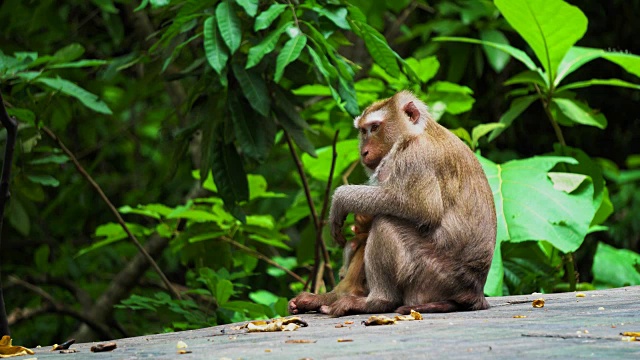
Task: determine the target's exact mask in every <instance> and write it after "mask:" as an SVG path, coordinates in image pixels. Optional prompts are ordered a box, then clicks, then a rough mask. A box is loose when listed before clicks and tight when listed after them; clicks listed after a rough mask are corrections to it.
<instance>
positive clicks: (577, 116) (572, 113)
mask: <svg viewBox="0 0 640 360" xmlns="http://www.w3.org/2000/svg"><path fill="white" fill-rule="evenodd" d="M553 103H554V104H556V105H557V106H558V109H560V111H562V113H563V114H564V115H565V116H566V117H567V118H568V119H570V120H571V121H573V122H575V123H578V124H582V125H589V126H595V127H597V128H600V129H604V128H606V127H607V119H606V118H605V117H604V115H603V114H602V113H598V112H595V111H594V110H592V109H591V108H589V106H588V105H587V104H585V103H582V102H578V101H575V100H571V99H564V98H554V99H553Z"/></svg>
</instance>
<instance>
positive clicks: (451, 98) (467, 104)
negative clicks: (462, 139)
mask: <svg viewBox="0 0 640 360" xmlns="http://www.w3.org/2000/svg"><path fill="white" fill-rule="evenodd" d="M427 93H428V94H429V95H428V97H427V102H428V103H429V104H432V103H437V102H441V103H443V104H444V105H446V109H445V110H446V111H447V112H448V113H450V114H454V115H457V114H461V113H463V112H466V111H469V110H471V107H472V106H473V103H474V102H475V99H474V98H473V97H472V96H471V94H473V90H471V88H469V87H466V86H462V85H458V84H454V83H450V82H447V81H437V82H435V83H433V84H432V85H431V86H429V89H428V91H427ZM432 108H436V106H432Z"/></svg>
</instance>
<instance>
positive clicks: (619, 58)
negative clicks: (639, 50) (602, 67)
mask: <svg viewBox="0 0 640 360" xmlns="http://www.w3.org/2000/svg"><path fill="white" fill-rule="evenodd" d="M602 57H603V58H605V59H607V60H609V61H611V62H613V63H616V64H618V65H620V66H621V67H622V68H623V69H625V70H626V71H627V72H629V73H631V74H633V75H635V76H638V77H640V56H638V55H634V54H627V53H621V52H607V53H604V54H603V55H602Z"/></svg>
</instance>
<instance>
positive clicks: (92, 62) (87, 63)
mask: <svg viewBox="0 0 640 360" xmlns="http://www.w3.org/2000/svg"><path fill="white" fill-rule="evenodd" d="M108 63H109V62H108V61H106V60H97V59H85V60H80V61H74V62H67V63H62V64H54V65H51V66H49V67H50V68H52V69H64V68H83V67H95V66H102V65H106V64H108Z"/></svg>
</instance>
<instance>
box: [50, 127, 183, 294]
mask: <svg viewBox="0 0 640 360" xmlns="http://www.w3.org/2000/svg"><path fill="white" fill-rule="evenodd" d="M42 130H44V132H45V133H46V134H47V135H48V136H49V137H50V138H51V139H53V140H54V141H55V142H57V143H58V146H59V147H60V148H61V149H62V151H64V153H65V154H67V156H68V157H69V158H70V159H71V161H73V164H74V165H75V166H76V168H77V169H78V171H79V172H80V174H82V176H83V177H84V178H85V179H86V180H87V181H88V182H89V183H90V184H91V186H92V187H93V188H94V189H95V190H96V192H97V193H98V194H99V195H100V197H101V198H102V200H103V201H104V202H105V204H107V206H108V207H109V209H110V210H111V212H112V213H113V215H114V216H115V217H116V219H117V220H118V223H119V224H120V226H122V229H123V230H124V231H125V232H126V233H127V236H128V237H129V239H131V241H132V242H133V243H134V244H135V246H136V247H137V248H138V250H139V251H140V252H141V253H142V254H143V255H144V256H145V258H146V259H147V261H148V262H149V263H150V264H151V266H152V267H153V268H154V269H155V271H156V272H157V273H158V275H159V276H160V278H161V279H162V282H163V283H164V284H165V286H166V287H167V289H168V290H169V292H171V294H172V295H173V296H174V297H175V298H176V299H182V297H181V296H180V293H179V292H177V291H176V289H174V287H173V286H172V285H171V282H170V281H169V279H167V277H166V276H165V274H164V273H163V272H162V270H161V269H160V267H159V266H158V264H157V263H156V262H155V260H154V259H153V258H152V257H151V255H149V253H148V252H147V251H146V250H145V249H144V247H143V246H142V244H140V242H139V241H138V239H137V238H136V236H135V235H133V233H132V232H131V230H129V227H128V226H127V224H126V223H125V222H124V219H123V218H122V216H120V213H119V212H118V210H117V209H116V208H115V206H113V204H112V203H111V201H110V200H109V198H108V197H107V196H106V195H105V194H104V192H103V191H102V188H101V187H100V185H98V183H96V182H95V181H94V180H93V178H92V177H91V175H89V173H87V171H86V170H85V169H84V168H83V167H82V165H80V162H78V159H76V157H75V156H74V155H73V153H72V152H71V151H70V150H69V149H68V148H67V147H66V146H65V145H64V143H63V142H62V140H60V138H59V137H58V136H57V135H56V134H54V133H53V132H52V131H51V130H49V128H47V127H46V126H43V127H42Z"/></svg>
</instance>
